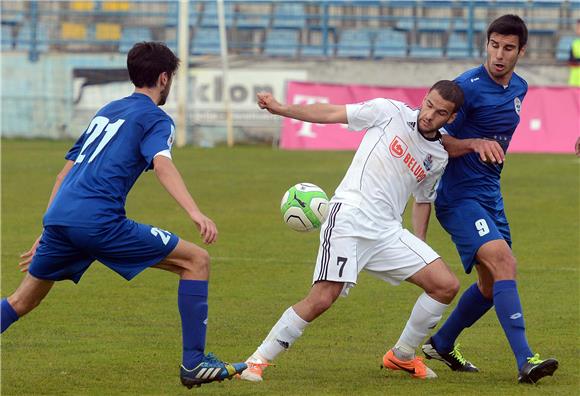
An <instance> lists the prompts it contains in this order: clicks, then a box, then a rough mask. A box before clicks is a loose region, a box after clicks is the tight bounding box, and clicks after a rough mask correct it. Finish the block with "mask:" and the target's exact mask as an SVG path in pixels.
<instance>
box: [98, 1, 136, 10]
mask: <svg viewBox="0 0 580 396" xmlns="http://www.w3.org/2000/svg"><path fill="white" fill-rule="evenodd" d="M129 8H130V4H129V2H128V1H107V0H105V1H104V2H103V4H102V5H101V9H102V10H103V11H129Z"/></svg>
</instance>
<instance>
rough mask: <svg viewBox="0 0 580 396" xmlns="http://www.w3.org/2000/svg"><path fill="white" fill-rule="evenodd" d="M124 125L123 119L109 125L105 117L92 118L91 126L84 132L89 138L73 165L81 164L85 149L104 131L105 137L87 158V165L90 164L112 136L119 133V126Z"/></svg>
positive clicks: (109, 122)
mask: <svg viewBox="0 0 580 396" xmlns="http://www.w3.org/2000/svg"><path fill="white" fill-rule="evenodd" d="M124 123H125V120H123V119H118V120H117V121H115V122H114V123H112V124H111V121H110V120H109V119H108V118H107V117H102V116H97V117H95V118H93V120H92V121H91V124H90V125H89V127H88V128H87V131H86V132H85V133H86V134H87V135H89V137H88V138H87V140H86V142H85V144H83V148H82V149H81V152H80V153H79V155H78V157H77V159H76V161H75V164H80V163H81V162H83V161H84V159H85V151H86V150H87V147H89V146H90V145H91V143H93V142H94V141H95V140H96V139H97V138H98V137H99V136H101V134H102V133H103V131H105V136H103V138H102V139H101V141H100V142H99V145H98V146H97V148H96V149H95V151H94V152H93V154H92V155H91V156H90V157H89V161H88V163H89V164H90V163H91V162H92V161H93V160H94V159H95V157H96V156H97V155H99V153H100V152H101V151H103V149H104V148H105V146H106V145H107V143H109V142H110V141H111V139H112V138H113V136H115V134H116V133H117V132H118V131H119V128H121V125H123V124H124Z"/></svg>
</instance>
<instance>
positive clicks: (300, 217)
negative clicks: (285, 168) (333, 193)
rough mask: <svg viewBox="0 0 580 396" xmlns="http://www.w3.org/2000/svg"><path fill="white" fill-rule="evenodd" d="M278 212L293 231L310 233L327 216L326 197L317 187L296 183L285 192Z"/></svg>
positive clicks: (318, 226)
mask: <svg viewBox="0 0 580 396" xmlns="http://www.w3.org/2000/svg"><path fill="white" fill-rule="evenodd" d="M280 210H281V211H282V216H283V218H284V223H286V225H287V226H288V227H290V228H291V229H293V230H294V231H300V232H306V231H312V230H315V229H317V228H320V226H321V225H322V223H324V220H326V217H327V216H328V197H327V196H326V193H325V192H324V191H323V190H322V189H321V188H320V187H318V186H317V185H314V184H311V183H298V184H296V185H295V186H292V187H290V188H289V189H288V191H286V193H285V194H284V197H282V202H281V203H280Z"/></svg>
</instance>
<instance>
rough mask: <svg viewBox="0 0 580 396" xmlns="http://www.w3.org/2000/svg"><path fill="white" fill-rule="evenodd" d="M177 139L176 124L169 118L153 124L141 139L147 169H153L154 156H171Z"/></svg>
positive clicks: (142, 153)
mask: <svg viewBox="0 0 580 396" xmlns="http://www.w3.org/2000/svg"><path fill="white" fill-rule="evenodd" d="M174 139H175V126H174V125H173V122H171V121H170V120H168V119H165V120H160V121H158V122H156V123H154V124H153V126H152V127H151V128H149V130H147V132H145V136H144V137H143V140H142V141H141V155H143V158H145V160H146V161H147V164H148V167H147V169H153V158H155V157H156V156H157V155H163V156H166V157H168V158H171V148H172V146H173V141H174Z"/></svg>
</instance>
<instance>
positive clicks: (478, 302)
mask: <svg viewBox="0 0 580 396" xmlns="http://www.w3.org/2000/svg"><path fill="white" fill-rule="evenodd" d="M493 303H494V302H493V300H488V299H487V298H485V297H484V296H483V294H481V291H479V288H478V287H477V283H474V284H472V285H471V286H470V287H469V288H468V289H467V290H465V292H463V295H462V296H461V298H460V299H459V302H458V303H457V306H456V307H455V309H454V310H453V312H451V315H449V317H448V318H447V320H446V321H445V323H444V324H443V326H441V328H440V329H439V331H437V333H436V334H435V335H433V336H432V337H431V339H432V340H433V342H434V343H435V346H436V348H437V350H438V351H440V352H443V353H449V352H451V350H453V345H454V344H455V340H456V339H457V337H459V334H460V333H461V332H462V331H463V329H465V328H467V327H471V325H473V324H474V323H475V322H477V320H478V319H479V318H481V317H482V316H483V315H484V314H485V313H486V312H487V311H489V309H490V308H491V307H492V306H493Z"/></svg>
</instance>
